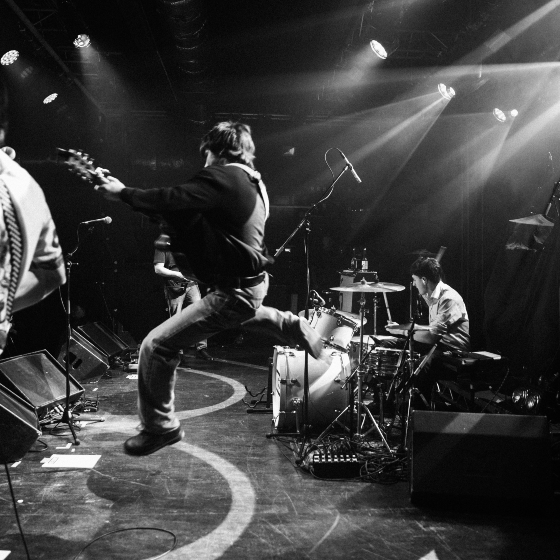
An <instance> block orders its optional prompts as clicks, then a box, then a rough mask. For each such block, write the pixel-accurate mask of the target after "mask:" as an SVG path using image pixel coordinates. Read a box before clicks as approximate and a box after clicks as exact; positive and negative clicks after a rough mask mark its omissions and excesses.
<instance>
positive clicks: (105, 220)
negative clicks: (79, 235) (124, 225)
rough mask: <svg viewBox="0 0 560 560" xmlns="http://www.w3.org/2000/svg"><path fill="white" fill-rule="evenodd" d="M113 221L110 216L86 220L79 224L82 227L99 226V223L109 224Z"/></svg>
mask: <svg viewBox="0 0 560 560" xmlns="http://www.w3.org/2000/svg"><path fill="white" fill-rule="evenodd" d="M112 221H113V218H111V216H105V217H104V218H97V220H88V221H87V222H80V225H81V226H84V225H89V224H100V223H102V222H103V223H104V224H110V223H111V222H112Z"/></svg>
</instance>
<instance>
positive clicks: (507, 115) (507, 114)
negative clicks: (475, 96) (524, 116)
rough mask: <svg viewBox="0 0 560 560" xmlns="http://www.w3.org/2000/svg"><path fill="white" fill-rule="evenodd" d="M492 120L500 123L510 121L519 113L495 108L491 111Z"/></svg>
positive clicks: (513, 110)
mask: <svg viewBox="0 0 560 560" xmlns="http://www.w3.org/2000/svg"><path fill="white" fill-rule="evenodd" d="M492 114H493V115H494V118H495V119H496V120H498V121H500V122H502V123H503V122H506V121H511V120H513V119H515V117H517V115H519V111H518V110H517V109H512V110H511V111H502V110H501V109H498V108H497V107H496V108H495V109H494V110H493V111H492Z"/></svg>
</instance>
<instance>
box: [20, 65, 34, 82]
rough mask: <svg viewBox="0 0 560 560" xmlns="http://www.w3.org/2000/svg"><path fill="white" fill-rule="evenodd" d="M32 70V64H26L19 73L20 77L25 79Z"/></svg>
mask: <svg viewBox="0 0 560 560" xmlns="http://www.w3.org/2000/svg"><path fill="white" fill-rule="evenodd" d="M34 71H35V69H34V68H33V66H28V67H27V68H24V69H23V70H22V72H21V74H20V77H21V79H22V80H25V79H26V78H29V76H31V74H33V72H34Z"/></svg>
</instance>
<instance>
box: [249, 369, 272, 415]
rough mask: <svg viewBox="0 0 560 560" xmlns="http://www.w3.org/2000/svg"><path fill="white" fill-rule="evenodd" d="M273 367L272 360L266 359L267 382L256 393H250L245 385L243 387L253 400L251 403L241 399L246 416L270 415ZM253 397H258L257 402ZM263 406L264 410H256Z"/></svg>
mask: <svg viewBox="0 0 560 560" xmlns="http://www.w3.org/2000/svg"><path fill="white" fill-rule="evenodd" d="M273 367H274V364H273V360H272V358H269V359H268V380H267V385H266V387H264V388H263V389H262V390H261V391H259V392H258V393H252V392H251V391H250V390H249V388H248V387H247V385H245V390H246V391H247V393H249V395H251V397H253V399H252V400H251V402H250V403H249V402H247V401H246V400H245V399H243V404H245V405H246V406H247V414H272V368H273ZM265 391H266V399H264V393H265ZM255 397H259V398H258V400H257V399H255ZM260 404H264V405H265V408H264V409H263V408H257V406H258V405H260Z"/></svg>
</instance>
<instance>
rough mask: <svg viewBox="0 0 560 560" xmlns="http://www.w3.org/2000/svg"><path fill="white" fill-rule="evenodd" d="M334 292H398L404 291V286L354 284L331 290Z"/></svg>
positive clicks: (381, 283)
mask: <svg viewBox="0 0 560 560" xmlns="http://www.w3.org/2000/svg"><path fill="white" fill-rule="evenodd" d="M331 290H335V291H336V292H365V293H368V292H371V293H373V292H400V291H402V290H404V286H401V285H400V284H391V283H390V282H365V283H364V282H356V283H355V284H349V285H348V286H337V287H336V288H331Z"/></svg>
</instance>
